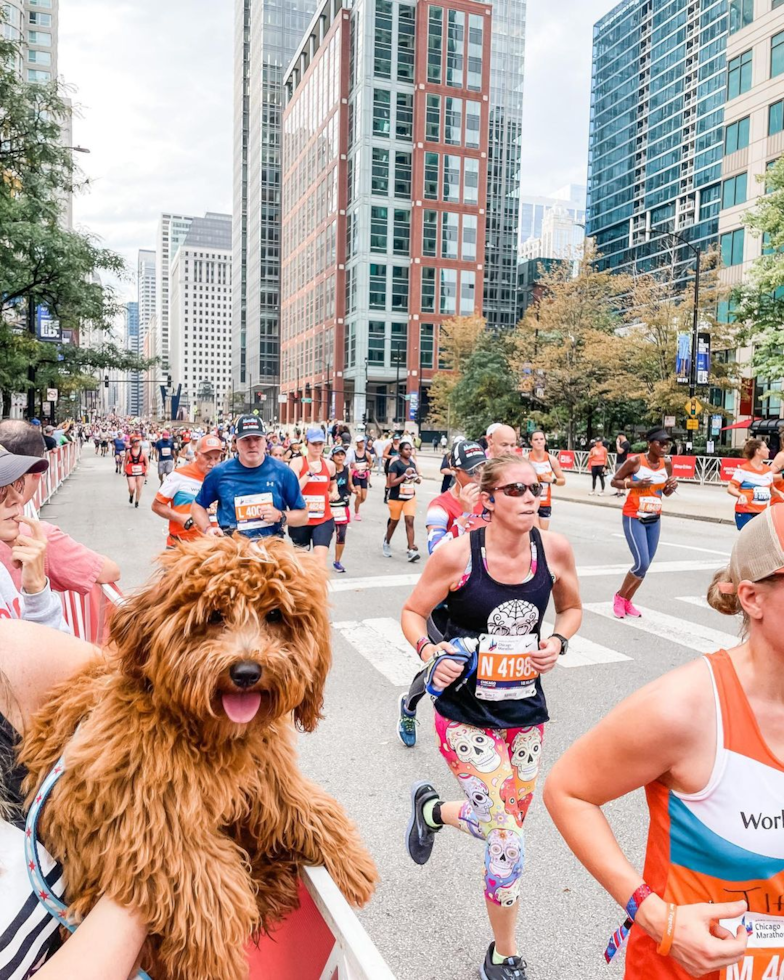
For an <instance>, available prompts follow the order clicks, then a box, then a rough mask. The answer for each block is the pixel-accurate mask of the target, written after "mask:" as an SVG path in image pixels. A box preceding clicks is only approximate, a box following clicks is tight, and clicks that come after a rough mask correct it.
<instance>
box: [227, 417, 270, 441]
mask: <svg viewBox="0 0 784 980" xmlns="http://www.w3.org/2000/svg"><path fill="white" fill-rule="evenodd" d="M266 434H267V430H266V429H265V428H264V423H263V422H262V421H261V419H260V418H259V417H258V415H240V417H239V418H238V419H237V425H236V426H235V428H234V437H235V438H236V439H238V440H239V439H244V438H245V436H265V435H266Z"/></svg>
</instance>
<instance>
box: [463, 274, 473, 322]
mask: <svg viewBox="0 0 784 980" xmlns="http://www.w3.org/2000/svg"><path fill="white" fill-rule="evenodd" d="M475 308H476V273H475V272H461V273H460V315H461V316H470V315H471V314H472V313H474V311H475Z"/></svg>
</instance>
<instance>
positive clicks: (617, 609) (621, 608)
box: [613, 592, 626, 619]
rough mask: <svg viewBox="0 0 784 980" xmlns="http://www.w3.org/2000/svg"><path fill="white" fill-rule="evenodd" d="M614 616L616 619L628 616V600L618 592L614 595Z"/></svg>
mask: <svg viewBox="0 0 784 980" xmlns="http://www.w3.org/2000/svg"><path fill="white" fill-rule="evenodd" d="M613 616H615V618H616V619H625V618H626V600H625V599H624V597H623V596H622V595H618V593H617V592H616V593H615V595H614V596H613Z"/></svg>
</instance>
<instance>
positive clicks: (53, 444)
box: [44, 425, 57, 452]
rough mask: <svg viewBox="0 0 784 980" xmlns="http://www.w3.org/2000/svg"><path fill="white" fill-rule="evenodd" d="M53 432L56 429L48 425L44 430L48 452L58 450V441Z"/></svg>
mask: <svg viewBox="0 0 784 980" xmlns="http://www.w3.org/2000/svg"><path fill="white" fill-rule="evenodd" d="M53 432H54V428H53V427H52V426H51V425H47V427H46V428H45V429H44V445H45V446H46V451H47V452H49V451H50V450H51V449H57V440H56V439H55V438H54V436H53V434H52V433H53Z"/></svg>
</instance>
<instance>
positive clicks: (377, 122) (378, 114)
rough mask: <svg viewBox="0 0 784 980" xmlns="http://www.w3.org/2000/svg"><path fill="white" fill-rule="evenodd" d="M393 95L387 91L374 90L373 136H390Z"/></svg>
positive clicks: (381, 89)
mask: <svg viewBox="0 0 784 980" xmlns="http://www.w3.org/2000/svg"><path fill="white" fill-rule="evenodd" d="M391 115H392V110H391V94H390V92H388V91H387V90H386V89H383V88H377V89H373V135H374V136H389V129H390V119H391Z"/></svg>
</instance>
